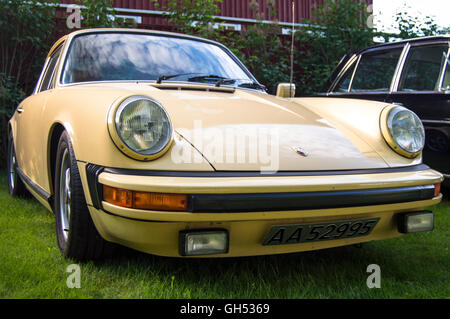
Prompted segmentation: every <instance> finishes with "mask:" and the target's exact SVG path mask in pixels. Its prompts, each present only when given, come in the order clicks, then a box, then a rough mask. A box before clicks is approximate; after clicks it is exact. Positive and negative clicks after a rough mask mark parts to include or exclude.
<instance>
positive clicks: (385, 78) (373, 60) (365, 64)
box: [350, 48, 403, 92]
mask: <svg viewBox="0 0 450 319" xmlns="http://www.w3.org/2000/svg"><path fill="white" fill-rule="evenodd" d="M402 50H403V49H402V48H398V49H393V50H389V51H382V52H370V53H365V54H363V55H362V57H361V60H360V61H359V64H358V67H357V69H356V72H355V76H354V78H353V83H352V87H351V89H350V91H351V92H360V91H389V89H390V87H391V82H392V77H393V76H394V73H395V69H396V67H397V63H398V59H399V57H400V54H401V53H402Z"/></svg>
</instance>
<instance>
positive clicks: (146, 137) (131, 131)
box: [114, 96, 172, 159]
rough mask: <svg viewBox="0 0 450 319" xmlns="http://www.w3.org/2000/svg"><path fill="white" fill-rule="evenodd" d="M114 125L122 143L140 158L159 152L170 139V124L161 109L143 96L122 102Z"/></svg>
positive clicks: (154, 102) (157, 104)
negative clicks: (140, 156)
mask: <svg viewBox="0 0 450 319" xmlns="http://www.w3.org/2000/svg"><path fill="white" fill-rule="evenodd" d="M114 125H115V129H116V132H117V135H118V136H119V138H120V140H121V141H122V142H123V144H125V146H126V147H127V148H129V149H130V150H131V151H133V152H135V153H137V154H138V155H142V156H148V157H151V156H153V155H155V154H158V153H160V152H161V151H162V150H164V148H165V147H166V146H167V145H168V143H169V142H170V140H171V136H172V125H171V123H170V120H169V117H168V115H167V113H166V111H165V110H164V108H163V107H162V106H161V105H160V104H159V103H157V102H156V101H154V100H152V99H150V98H147V97H143V96H132V97H129V98H127V99H125V100H124V101H123V102H122V103H121V104H120V105H119V107H118V108H117V111H116V113H115V116H114ZM143 159H150V158H143Z"/></svg>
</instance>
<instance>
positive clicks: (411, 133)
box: [381, 106, 425, 157]
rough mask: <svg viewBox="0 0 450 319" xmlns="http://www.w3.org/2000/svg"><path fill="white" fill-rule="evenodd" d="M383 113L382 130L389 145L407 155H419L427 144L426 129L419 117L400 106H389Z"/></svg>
mask: <svg viewBox="0 0 450 319" xmlns="http://www.w3.org/2000/svg"><path fill="white" fill-rule="evenodd" d="M383 113H384V116H382V117H384V120H382V123H381V124H382V128H383V127H385V129H384V130H382V131H383V136H384V138H385V140H386V142H387V143H388V144H389V146H390V147H391V148H392V149H394V150H395V151H396V152H397V153H399V154H401V155H403V156H406V157H415V156H417V155H419V154H420V152H421V151H422V149H423V147H424V145H425V129H424V128H423V124H422V122H421V121H420V119H419V117H418V116H417V115H416V114H415V113H413V112H411V111H410V110H408V109H406V108H404V107H400V106H395V107H390V108H387V109H385V110H384V112H383Z"/></svg>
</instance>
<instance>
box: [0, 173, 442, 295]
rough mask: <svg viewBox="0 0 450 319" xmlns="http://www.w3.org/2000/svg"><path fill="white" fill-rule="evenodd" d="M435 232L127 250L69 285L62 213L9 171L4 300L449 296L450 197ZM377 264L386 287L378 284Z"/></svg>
mask: <svg viewBox="0 0 450 319" xmlns="http://www.w3.org/2000/svg"><path fill="white" fill-rule="evenodd" d="M435 212H436V228H435V230H434V231H433V232H428V233H419V234H410V235H405V236H403V237H401V238H397V239H391V240H384V241H377V242H371V243H368V244H365V245H364V246H363V248H356V247H342V248H335V249H327V250H321V251H315V252H306V253H298V254H288V255H276V256H263V257H250V258H232V259H203V260H186V259H177V258H163V257H156V256H151V255H146V254H141V253H139V252H135V251H132V250H128V249H123V251H121V252H120V253H119V255H118V256H117V257H115V258H114V259H111V260H107V261H103V262H101V263H93V262H88V263H84V264H81V265H80V267H81V288H80V289H69V288H67V285H66V279H67V276H68V275H69V273H66V267H67V266H68V265H70V264H72V263H73V262H72V261H70V260H66V259H64V258H63V257H62V256H61V255H60V252H59V250H58V248H57V245H56V238H55V234H54V233H55V232H54V228H55V222H54V218H53V215H52V214H51V213H50V212H48V211H47V210H46V209H45V208H43V206H41V205H40V204H39V203H38V202H37V201H36V200H34V199H13V198H11V197H10V196H9V195H8V192H7V187H6V177H5V174H4V173H1V174H0V298H448V297H450V282H449V269H450V252H449V243H450V238H449V230H450V202H449V201H445V202H443V203H441V204H440V205H439V206H437V207H436V209H435ZM369 264H378V265H380V267H381V288H380V289H369V288H367V286H366V279H367V276H368V275H369V274H368V273H367V272H366V269H367V266H368V265H369Z"/></svg>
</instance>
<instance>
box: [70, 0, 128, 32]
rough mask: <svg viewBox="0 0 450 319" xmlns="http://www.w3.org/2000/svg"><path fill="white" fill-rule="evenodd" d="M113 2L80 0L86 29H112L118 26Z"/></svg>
mask: <svg viewBox="0 0 450 319" xmlns="http://www.w3.org/2000/svg"><path fill="white" fill-rule="evenodd" d="M112 2H113V0H78V3H79V4H80V5H82V6H84V7H85V8H84V9H83V10H82V16H83V20H82V24H83V27H84V28H112V27H116V26H118V24H119V23H118V21H116V19H115V11H114V8H113V6H112V4H113V3H112Z"/></svg>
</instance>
